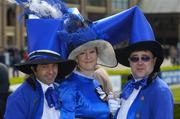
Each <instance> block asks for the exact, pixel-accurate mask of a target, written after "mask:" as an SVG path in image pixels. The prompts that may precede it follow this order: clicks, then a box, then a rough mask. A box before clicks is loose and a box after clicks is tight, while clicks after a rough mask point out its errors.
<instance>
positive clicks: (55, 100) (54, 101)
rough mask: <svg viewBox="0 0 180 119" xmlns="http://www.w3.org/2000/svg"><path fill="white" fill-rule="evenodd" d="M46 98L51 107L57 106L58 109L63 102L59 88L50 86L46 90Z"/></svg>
mask: <svg viewBox="0 0 180 119" xmlns="http://www.w3.org/2000/svg"><path fill="white" fill-rule="evenodd" d="M45 98H46V100H47V104H48V106H49V107H50V108H52V107H55V109H56V110H58V109H60V107H61V103H62V102H61V100H60V98H59V93H58V90H55V89H53V88H52V87H49V88H48V89H47V90H46V92H45Z"/></svg>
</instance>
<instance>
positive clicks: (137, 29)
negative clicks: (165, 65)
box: [109, 7, 173, 119]
mask: <svg viewBox="0 0 180 119" xmlns="http://www.w3.org/2000/svg"><path fill="white" fill-rule="evenodd" d="M132 9H135V12H134V18H133V21H132V22H131V25H130V26H131V27H130V28H129V30H127V33H128V32H129V38H128V37H127V38H128V39H129V46H127V47H125V48H118V49H116V50H115V53H116V57H117V60H118V62H119V63H120V64H122V65H124V66H127V67H130V68H131V75H130V77H129V81H128V82H127V84H126V85H125V86H124V88H123V90H122V93H121V95H120V103H119V104H120V105H119V106H120V108H119V110H118V111H117V114H116V116H115V118H116V119H137V118H141V119H173V96H172V93H171V91H170V89H169V88H168V85H167V84H166V83H165V82H164V81H163V80H162V79H161V78H160V77H159V71H160V66H161V64H162V62H163V59H164V56H163V50H162V47H161V45H160V44H159V43H158V42H157V41H155V38H154V33H153V31H152V29H151V26H150V25H149V23H148V21H147V20H146V18H145V16H144V15H143V13H142V12H141V10H140V9H139V8H138V7H134V8H132ZM127 29H128V28H127ZM109 104H110V106H112V105H113V104H111V103H109ZM117 104H118V103H117Z"/></svg>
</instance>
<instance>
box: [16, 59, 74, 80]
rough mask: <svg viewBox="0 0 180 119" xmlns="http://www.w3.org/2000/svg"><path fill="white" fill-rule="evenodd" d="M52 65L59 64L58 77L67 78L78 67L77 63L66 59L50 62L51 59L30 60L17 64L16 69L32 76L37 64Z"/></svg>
mask: <svg viewBox="0 0 180 119" xmlns="http://www.w3.org/2000/svg"><path fill="white" fill-rule="evenodd" d="M50 63H57V64H58V65H59V68H58V69H59V71H58V76H59V77H62V78H63V77H65V76H67V75H68V74H70V73H71V72H72V71H73V70H74V68H75V67H76V62H75V61H73V60H64V59H57V60H50V59H34V60H28V61H27V62H24V63H19V64H15V67H16V68H17V69H18V70H20V71H21V72H23V73H25V74H29V75H30V74H32V73H33V71H32V70H31V66H33V65H37V64H50Z"/></svg>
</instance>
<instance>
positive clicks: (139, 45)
mask: <svg viewBox="0 0 180 119" xmlns="http://www.w3.org/2000/svg"><path fill="white" fill-rule="evenodd" d="M124 13H127V14H126V16H128V15H129V16H128V17H126V18H125V19H124V20H125V21H124V22H123V21H122V24H121V23H120V26H121V28H119V31H118V33H119V35H118V34H116V35H117V36H116V37H113V36H112V38H114V39H115V40H117V41H119V40H124V39H126V40H128V41H129V45H128V46H127V47H124V48H118V49H116V50H115V53H116V58H117V60H118V62H119V63H120V64H122V65H125V66H128V67H129V61H128V58H129V56H130V54H131V52H133V51H140V50H149V51H151V52H152V53H153V55H154V56H155V57H157V61H156V64H155V68H154V69H155V70H154V71H159V68H160V65H161V64H162V62H163V59H164V56H163V50H162V47H161V45H160V44H159V43H158V42H157V41H156V40H155V37H154V33H153V30H152V28H151V26H150V24H149V22H148V21H147V19H146V17H145V16H144V14H143V12H142V11H141V10H140V8H139V7H137V6H135V7H132V8H130V9H129V10H126V11H125V12H122V14H124ZM120 19H121V18H120ZM118 20H119V19H118V18H117V21H118ZM126 20H127V21H128V22H129V23H127V21H126ZM109 22H110V21H109ZM103 32H106V33H107V34H108V35H109V36H111V31H110V29H109V28H107V29H106V30H104V31H103ZM112 33H113V31H112ZM114 35H115V34H114ZM110 38H111V37H110ZM114 39H113V40H114ZM112 42H113V43H115V42H116V41H112Z"/></svg>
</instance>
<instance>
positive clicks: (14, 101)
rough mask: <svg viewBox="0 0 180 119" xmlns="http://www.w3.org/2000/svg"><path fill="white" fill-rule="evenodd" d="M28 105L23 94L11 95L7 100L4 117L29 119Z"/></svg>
mask: <svg viewBox="0 0 180 119" xmlns="http://www.w3.org/2000/svg"><path fill="white" fill-rule="evenodd" d="M26 107H27V106H26V104H25V101H24V99H23V96H22V95H21V94H19V95H10V96H9V97H8V100H7V105H6V111H5V115H4V119H27V109H26Z"/></svg>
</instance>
